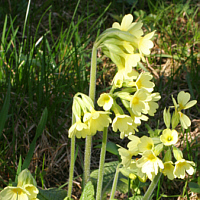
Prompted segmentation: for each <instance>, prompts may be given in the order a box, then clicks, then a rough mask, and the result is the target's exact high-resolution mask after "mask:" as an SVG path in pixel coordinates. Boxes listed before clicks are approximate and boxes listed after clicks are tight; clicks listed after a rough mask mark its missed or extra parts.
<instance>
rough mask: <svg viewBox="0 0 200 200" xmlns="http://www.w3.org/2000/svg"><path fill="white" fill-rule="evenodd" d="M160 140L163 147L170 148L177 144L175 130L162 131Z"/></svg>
mask: <svg viewBox="0 0 200 200" xmlns="http://www.w3.org/2000/svg"><path fill="white" fill-rule="evenodd" d="M160 140H161V142H162V143H163V144H164V145H165V146H171V145H172V144H176V143H177V142H178V133H177V131H176V130H171V129H164V130H163V132H162V135H161V136H160Z"/></svg>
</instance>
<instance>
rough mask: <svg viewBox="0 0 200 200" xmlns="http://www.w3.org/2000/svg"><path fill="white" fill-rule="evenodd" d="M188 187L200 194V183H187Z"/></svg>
mask: <svg viewBox="0 0 200 200" xmlns="http://www.w3.org/2000/svg"><path fill="white" fill-rule="evenodd" d="M189 188H190V190H191V191H192V192H195V193H198V194H200V185H198V184H197V183H194V182H190V183H189Z"/></svg>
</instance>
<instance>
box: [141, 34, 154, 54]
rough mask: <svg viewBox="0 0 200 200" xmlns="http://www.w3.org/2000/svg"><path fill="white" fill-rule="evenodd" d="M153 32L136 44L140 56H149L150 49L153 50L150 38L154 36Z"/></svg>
mask: <svg viewBox="0 0 200 200" xmlns="http://www.w3.org/2000/svg"><path fill="white" fill-rule="evenodd" d="M154 33H155V31H153V32H151V33H148V34H147V35H145V36H144V37H141V38H140V40H139V42H138V48H139V52H140V54H141V55H149V54H150V49H151V48H153V46H154V44H153V42H152V41H151V38H152V37H153V36H154Z"/></svg>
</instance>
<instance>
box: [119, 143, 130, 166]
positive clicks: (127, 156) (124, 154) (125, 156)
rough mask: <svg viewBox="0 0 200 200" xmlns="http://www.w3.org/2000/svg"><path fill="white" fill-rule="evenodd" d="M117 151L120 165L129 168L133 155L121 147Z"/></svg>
mask: <svg viewBox="0 0 200 200" xmlns="http://www.w3.org/2000/svg"><path fill="white" fill-rule="evenodd" d="M118 151H119V155H120V156H121V159H122V164H123V165H124V167H126V168H127V167H129V166H130V164H131V159H132V156H133V154H132V153H131V151H129V150H127V149H125V148H123V147H121V148H119V149H118Z"/></svg>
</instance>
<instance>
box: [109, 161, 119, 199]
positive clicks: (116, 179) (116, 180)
mask: <svg viewBox="0 0 200 200" xmlns="http://www.w3.org/2000/svg"><path fill="white" fill-rule="evenodd" d="M120 166H121V163H119V164H118V165H117V169H116V172H115V178H114V181H113V185H112V190H111V194H110V199H114V197H115V192H116V188H117V182H118V176H119V168H120Z"/></svg>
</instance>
